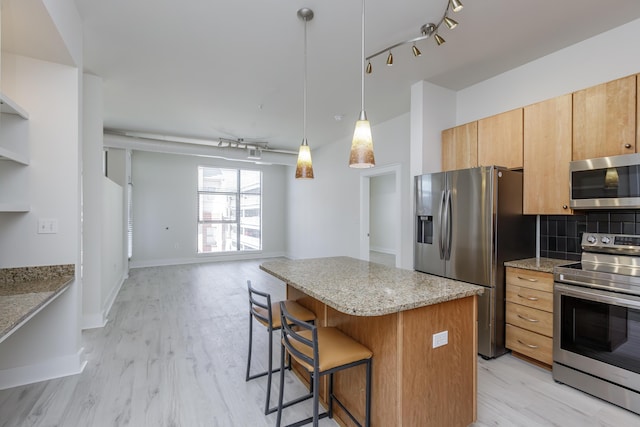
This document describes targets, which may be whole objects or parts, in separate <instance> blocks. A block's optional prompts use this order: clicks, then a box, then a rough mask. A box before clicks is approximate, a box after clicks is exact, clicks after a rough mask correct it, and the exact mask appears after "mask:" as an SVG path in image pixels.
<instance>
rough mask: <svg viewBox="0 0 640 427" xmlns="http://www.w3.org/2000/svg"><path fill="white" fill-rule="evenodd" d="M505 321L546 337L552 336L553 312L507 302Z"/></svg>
mask: <svg viewBox="0 0 640 427" xmlns="http://www.w3.org/2000/svg"><path fill="white" fill-rule="evenodd" d="M507 323H510V324H512V325H514V326H518V327H520V328H522V329H526V330H528V331H533V332H537V333H539V334H542V335H546V336H548V337H552V336H553V314H551V313H548V312H546V311H542V310H538V309H535V308H531V307H527V306H524V305H520V304H514V303H512V302H507Z"/></svg>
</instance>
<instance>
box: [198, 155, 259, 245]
mask: <svg viewBox="0 0 640 427" xmlns="http://www.w3.org/2000/svg"><path fill="white" fill-rule="evenodd" d="M260 249H262V172H260V171H253V170H243V169H224V168H215V167H208V166H198V253H201V254H207V253H215V252H231V251H255V250H260Z"/></svg>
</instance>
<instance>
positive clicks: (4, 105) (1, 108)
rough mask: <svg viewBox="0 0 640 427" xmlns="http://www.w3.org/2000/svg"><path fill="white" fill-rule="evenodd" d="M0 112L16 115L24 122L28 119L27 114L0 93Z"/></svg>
mask: <svg viewBox="0 0 640 427" xmlns="http://www.w3.org/2000/svg"><path fill="white" fill-rule="evenodd" d="M0 112H2V113H7V114H17V115H18V116H20V117H22V118H23V119H25V120H28V119H29V113H27V111H26V110H25V109H24V108H22V107H21V106H19V105H18V104H17V103H16V102H15V101H14V100H12V99H11V98H9V97H8V96H7V95H5V94H4V93H2V92H0Z"/></svg>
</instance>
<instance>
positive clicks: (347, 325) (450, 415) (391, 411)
mask: <svg viewBox="0 0 640 427" xmlns="http://www.w3.org/2000/svg"><path fill="white" fill-rule="evenodd" d="M260 268H261V269H262V270H264V271H266V272H267V273H269V274H271V275H273V276H275V277H276V278H278V279H280V280H282V281H283V282H285V283H286V285H287V298H288V299H295V300H297V301H298V302H299V303H300V304H302V305H303V306H305V307H307V308H309V309H310V310H312V311H313V312H314V313H315V314H316V316H317V321H316V324H317V325H319V326H335V327H338V328H339V329H341V330H342V331H343V332H345V333H346V334H348V335H349V336H351V337H353V338H354V339H356V340H357V341H359V342H361V343H362V344H364V345H365V346H367V347H368V348H369V349H371V350H372V351H373V378H372V423H371V425H372V426H398V427H402V426H404V427H408V426H418V425H419V426H444V425H446V426H451V427H457V426H460V427H462V426H468V425H469V424H471V423H473V422H474V421H475V420H476V387H477V384H476V378H477V308H476V307H477V304H476V298H477V295H479V294H481V293H482V292H483V288H482V287H480V286H475V285H471V284H468V283H465V282H460V281H456V280H450V279H445V278H442V277H438V276H432V275H429V274H424V273H420V272H416V271H412V270H404V269H399V268H394V267H388V266H384V265H382V264H377V263H372V262H368V261H362V260H358V259H354V258H349V257H329V258H314V259H301V260H285V259H278V260H273V261H267V262H264V263H262V264H261V266H260ZM436 334H437V335H436ZM434 335H436V336H435V337H434ZM434 347H435V348H434ZM362 369H363V370H362V371H360V370H359V369H350V370H347V371H344V372H340V373H339V374H337V375H336V379H335V384H334V388H335V392H336V394H337V395H339V397H340V399H341V400H342V401H343V402H344V403H345V404H346V406H347V407H348V408H354V409H353V410H352V412H354V413H355V414H356V415H357V416H362V414H363V412H364V380H365V375H364V368H362ZM298 374H299V376H300V377H301V378H302V380H303V381H304V380H305V376H304V375H303V374H302V373H301V372H298ZM321 386H322V384H321ZM325 389H326V388H325ZM324 392H325V391H324V390H323V392H322V395H323V396H324V395H325V394H324ZM334 417H335V418H337V421H338V422H339V423H340V424H341V425H345V426H350V425H352V424H351V420H349V419H348V418H347V417H346V416H345V415H344V413H343V412H342V411H341V410H340V408H334Z"/></svg>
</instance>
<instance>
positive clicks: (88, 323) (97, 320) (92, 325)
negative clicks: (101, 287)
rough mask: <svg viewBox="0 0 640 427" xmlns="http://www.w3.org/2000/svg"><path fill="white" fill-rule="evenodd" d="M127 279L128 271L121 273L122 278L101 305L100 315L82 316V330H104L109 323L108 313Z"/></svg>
mask: <svg viewBox="0 0 640 427" xmlns="http://www.w3.org/2000/svg"><path fill="white" fill-rule="evenodd" d="M128 277H129V271H128V270H127V271H125V272H123V273H122V278H120V281H119V283H118V284H117V285H116V286H114V287H113V288H111V292H109V296H108V297H107V302H106V303H105V304H104V305H103V308H102V313H94V314H85V315H83V316H82V330H86V329H96V328H104V327H105V326H106V325H107V323H108V322H109V311H111V307H112V306H113V303H114V302H115V300H116V298H117V296H118V293H119V292H120V289H122V285H123V284H124V281H125V280H127V278H128Z"/></svg>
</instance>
